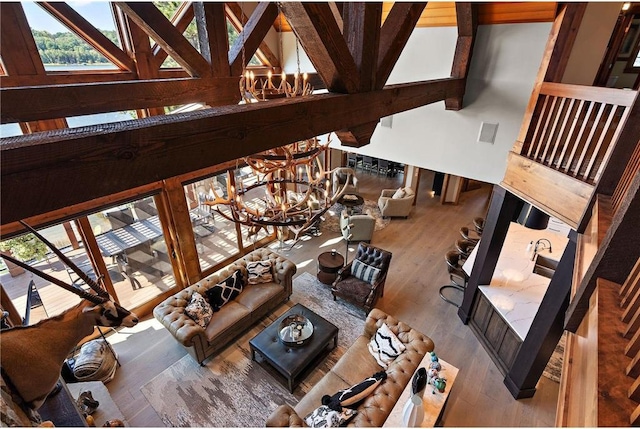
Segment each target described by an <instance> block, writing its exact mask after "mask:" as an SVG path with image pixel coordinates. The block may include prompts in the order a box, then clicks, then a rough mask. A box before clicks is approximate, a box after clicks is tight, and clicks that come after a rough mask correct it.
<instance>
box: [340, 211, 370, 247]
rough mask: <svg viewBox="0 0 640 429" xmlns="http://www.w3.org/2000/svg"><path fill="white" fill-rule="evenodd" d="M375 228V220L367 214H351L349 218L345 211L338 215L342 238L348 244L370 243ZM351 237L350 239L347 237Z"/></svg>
mask: <svg viewBox="0 0 640 429" xmlns="http://www.w3.org/2000/svg"><path fill="white" fill-rule="evenodd" d="M375 227H376V219H375V218H374V217H373V216H370V215H368V214H352V215H351V216H349V215H348V214H347V211H346V210H343V211H342V214H341V215H340V230H341V231H342V238H344V239H345V240H346V241H348V242H352V241H366V242H370V241H371V238H372V237H373V231H374V229H375ZM350 235H351V238H349V236H350Z"/></svg>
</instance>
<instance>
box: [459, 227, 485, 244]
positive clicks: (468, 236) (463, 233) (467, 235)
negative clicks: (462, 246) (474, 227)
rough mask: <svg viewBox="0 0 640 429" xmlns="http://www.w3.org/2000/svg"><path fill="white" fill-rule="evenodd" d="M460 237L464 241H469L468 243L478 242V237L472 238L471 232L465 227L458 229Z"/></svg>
mask: <svg viewBox="0 0 640 429" xmlns="http://www.w3.org/2000/svg"><path fill="white" fill-rule="evenodd" d="M460 235H461V236H462V238H464V239H465V240H470V241H474V242H476V243H477V242H478V241H480V236H479V235H477V233H476V235H475V236H474V235H473V233H472V232H470V231H469V228H467V227H466V226H463V227H462V228H460Z"/></svg>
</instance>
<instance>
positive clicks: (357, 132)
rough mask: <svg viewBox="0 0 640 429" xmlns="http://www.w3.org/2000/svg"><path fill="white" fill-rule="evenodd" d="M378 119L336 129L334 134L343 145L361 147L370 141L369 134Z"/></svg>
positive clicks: (374, 128)
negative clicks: (344, 128) (343, 128)
mask: <svg viewBox="0 0 640 429" xmlns="http://www.w3.org/2000/svg"><path fill="white" fill-rule="evenodd" d="M378 122H380V119H376V120H375V121H371V122H367V123H366V124H361V125H354V126H352V127H349V128H348V129H346V130H339V131H336V136H338V138H339V139H340V142H341V143H342V145H343V146H348V147H362V146H366V145H368V144H369V143H371V136H373V132H374V131H375V130H376V127H377V126H378Z"/></svg>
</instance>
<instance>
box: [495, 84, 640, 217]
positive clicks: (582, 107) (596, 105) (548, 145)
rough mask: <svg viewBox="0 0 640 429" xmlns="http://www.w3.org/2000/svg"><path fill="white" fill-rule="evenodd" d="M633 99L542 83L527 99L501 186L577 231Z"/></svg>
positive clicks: (617, 92) (619, 92) (628, 94)
mask: <svg viewBox="0 0 640 429" xmlns="http://www.w3.org/2000/svg"><path fill="white" fill-rule="evenodd" d="M636 95H637V92H636V91H630V90H623V89H614V88H598V87H591V86H581V85H569V84H561V83H550V82H545V83H543V84H542V85H541V86H540V90H539V92H537V93H534V94H533V95H532V101H531V102H530V105H529V110H528V112H527V114H526V115H525V119H524V122H523V124H522V131H521V133H520V139H519V141H517V142H516V144H515V145H514V147H513V149H512V152H511V153H510V155H509V165H508V166H507V172H506V174H505V178H504V180H503V182H502V184H503V186H505V187H506V188H507V189H509V190H510V191H512V192H514V193H516V194H517V195H519V196H521V197H522V198H524V199H525V200H527V201H530V202H533V203H534V204H536V205H538V206H539V207H540V208H542V209H543V210H545V211H546V212H548V213H550V214H552V215H554V216H556V217H558V218H560V219H561V220H563V221H565V222H566V223H568V224H569V225H572V226H573V227H576V226H577V224H578V222H579V221H580V218H581V217H582V214H583V212H584V210H585V208H586V206H587V204H588V202H589V200H590V198H591V194H592V192H593V188H594V185H595V184H596V183H597V182H598V179H599V178H600V176H601V175H602V172H603V170H604V168H605V166H606V164H607V161H608V159H609V157H610V155H611V153H612V151H613V148H614V147H615V144H616V142H617V140H618V137H619V135H620V133H621V131H622V129H623V127H624V126H625V122H626V120H627V117H628V116H629V114H630V111H631V106H632V105H633V103H634V100H635V98H636Z"/></svg>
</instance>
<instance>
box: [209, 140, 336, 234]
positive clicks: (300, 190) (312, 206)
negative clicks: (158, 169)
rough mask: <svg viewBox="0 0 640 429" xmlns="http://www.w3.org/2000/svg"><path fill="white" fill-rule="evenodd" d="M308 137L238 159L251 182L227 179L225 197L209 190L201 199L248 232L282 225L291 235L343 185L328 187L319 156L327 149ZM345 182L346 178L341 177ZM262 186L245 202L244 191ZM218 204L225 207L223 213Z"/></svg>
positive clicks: (329, 202) (330, 201)
mask: <svg viewBox="0 0 640 429" xmlns="http://www.w3.org/2000/svg"><path fill="white" fill-rule="evenodd" d="M328 146H329V142H327V144H324V145H323V144H320V142H319V140H318V139H317V138H315V137H314V138H312V139H308V140H304V141H300V142H296V143H292V144H288V145H285V146H281V147H278V148H275V149H271V150H268V151H265V152H261V153H258V154H256V155H252V156H249V157H246V158H244V160H245V162H246V163H247V165H248V166H249V167H251V169H252V170H253V172H254V174H255V176H256V181H255V182H254V183H251V184H248V185H245V183H244V182H243V180H239V182H238V183H236V184H237V189H236V188H235V187H234V186H233V185H232V184H231V183H228V184H227V195H228V197H227V198H224V197H223V196H220V195H218V194H217V193H216V192H215V190H212V192H213V194H214V198H213V199H211V200H210V201H207V202H206V204H208V205H210V206H212V207H214V208H215V210H216V211H217V212H218V213H220V215H221V216H223V217H225V218H226V219H228V220H230V221H232V222H236V223H240V224H243V225H246V226H248V227H249V235H253V234H256V233H257V232H258V231H259V230H260V229H263V228H266V227H267V226H273V227H279V228H287V229H289V230H290V231H292V232H293V233H294V235H295V239H296V240H297V239H298V236H299V234H300V233H301V232H304V231H306V230H307V229H309V228H310V227H313V226H314V225H316V223H317V222H319V221H320V217H321V216H322V215H323V214H324V213H325V212H326V211H327V210H328V209H329V208H330V207H331V206H332V205H333V204H334V203H335V202H336V201H337V200H338V199H339V198H340V197H341V196H342V194H343V193H344V190H345V187H346V185H342V186H341V187H340V188H339V189H331V181H330V180H329V177H330V175H331V171H326V170H325V169H324V167H323V162H322V159H321V157H320V155H322V154H324V153H325V151H326V150H327V149H328ZM347 183H349V182H348V181H347ZM254 189H262V190H263V192H264V197H263V198H262V199H256V198H253V199H252V200H251V201H250V202H247V201H245V196H246V194H247V193H248V192H249V191H251V190H254ZM218 205H225V206H227V207H229V209H230V212H227V213H225V212H223V211H221V210H220V208H219V207H218Z"/></svg>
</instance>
